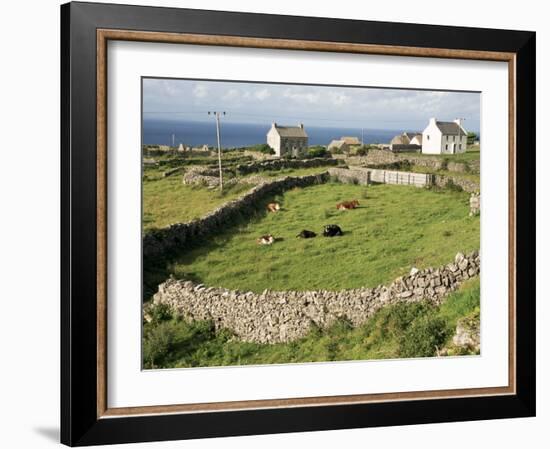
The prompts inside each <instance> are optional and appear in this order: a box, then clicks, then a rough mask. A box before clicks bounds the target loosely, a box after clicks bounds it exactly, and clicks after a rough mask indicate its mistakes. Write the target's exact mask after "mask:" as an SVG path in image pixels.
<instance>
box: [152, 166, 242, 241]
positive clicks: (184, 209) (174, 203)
mask: <svg viewBox="0 0 550 449" xmlns="http://www.w3.org/2000/svg"><path fill="white" fill-rule="evenodd" d="M156 171H158V170H155V171H153V170H149V171H148V172H149V173H151V172H156ZM250 187H251V186H250V185H249V184H236V185H233V186H230V187H228V188H226V189H225V190H224V191H223V193H220V191H219V190H217V189H207V188H205V187H202V186H190V185H185V184H183V183H182V182H181V175H174V176H170V177H167V178H161V177H159V176H156V177H153V176H151V175H149V178H148V179H146V180H144V181H143V230H144V231H145V232H147V231H148V230H150V229H153V228H163V227H166V226H169V225H171V224H174V223H184V222H187V221H191V220H194V219H195V218H200V217H202V216H203V215H206V214H207V213H208V212H210V211H212V210H214V209H215V208H217V207H219V206H221V205H222V204H223V203H226V202H227V201H230V200H232V199H235V198H237V197H238V196H240V195H243V194H244V192H246V191H247V190H248V189H250Z"/></svg>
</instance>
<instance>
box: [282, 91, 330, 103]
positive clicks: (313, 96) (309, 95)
mask: <svg viewBox="0 0 550 449" xmlns="http://www.w3.org/2000/svg"><path fill="white" fill-rule="evenodd" d="M283 96H284V97H285V98H288V99H290V100H292V101H297V102H300V103H304V102H305V103H310V104H316V103H319V100H320V98H321V95H320V92H316V93H314V92H296V91H295V90H294V89H287V90H285V92H284V93H283Z"/></svg>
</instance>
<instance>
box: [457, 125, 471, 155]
mask: <svg viewBox="0 0 550 449" xmlns="http://www.w3.org/2000/svg"><path fill="white" fill-rule="evenodd" d="M463 120H466V119H465V118H457V119H456V124H457V125H458V148H459V149H460V145H462V143H461V142H462V140H461V138H460V137H461V136H460V130H461V129H462V121H463ZM466 145H468V140H467V139H466ZM464 149H466V147H464ZM455 153H456V151H455Z"/></svg>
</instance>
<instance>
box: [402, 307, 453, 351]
mask: <svg viewBox="0 0 550 449" xmlns="http://www.w3.org/2000/svg"><path fill="white" fill-rule="evenodd" d="M448 336H449V331H448V328H447V325H446V322H445V320H444V319H442V318H440V317H437V316H431V315H424V316H422V317H421V318H418V319H416V320H414V321H413V322H412V324H411V326H410V327H409V328H408V329H407V330H406V331H405V332H404V333H403V335H402V336H401V337H400V339H399V340H400V341H399V355H400V356H401V357H431V356H433V355H435V354H436V351H437V349H440V348H442V347H443V345H444V344H445V340H446V339H447V337H448Z"/></svg>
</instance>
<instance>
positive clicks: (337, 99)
mask: <svg viewBox="0 0 550 449" xmlns="http://www.w3.org/2000/svg"><path fill="white" fill-rule="evenodd" d="M329 97H330V100H331V102H332V104H333V105H334V106H343V105H345V104H348V103H350V102H351V97H350V96H349V95H346V94H345V93H343V92H331V93H330V95H329Z"/></svg>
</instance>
